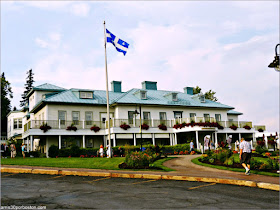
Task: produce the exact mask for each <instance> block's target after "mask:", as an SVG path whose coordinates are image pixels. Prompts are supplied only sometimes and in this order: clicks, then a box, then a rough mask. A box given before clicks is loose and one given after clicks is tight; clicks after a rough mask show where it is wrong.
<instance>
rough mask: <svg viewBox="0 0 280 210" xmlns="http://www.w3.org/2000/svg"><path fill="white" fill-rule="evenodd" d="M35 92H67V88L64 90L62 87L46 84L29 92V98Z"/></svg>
mask: <svg viewBox="0 0 280 210" xmlns="http://www.w3.org/2000/svg"><path fill="white" fill-rule="evenodd" d="M34 90H41V91H58V92H60V91H64V90H66V89H65V88H62V87H58V86H56V85H52V84H49V83H44V84H42V85H38V86H36V87H33V88H32V90H30V91H29V93H28V94H27V96H29V95H31V94H32V93H33V92H34Z"/></svg>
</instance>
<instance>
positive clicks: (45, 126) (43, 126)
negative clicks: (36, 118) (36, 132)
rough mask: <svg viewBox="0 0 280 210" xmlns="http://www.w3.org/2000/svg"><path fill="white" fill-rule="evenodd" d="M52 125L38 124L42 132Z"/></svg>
mask: <svg viewBox="0 0 280 210" xmlns="http://www.w3.org/2000/svg"><path fill="white" fill-rule="evenodd" d="M51 128H52V127H51V126H49V125H47V124H45V125H41V126H40V129H41V130H42V131H43V132H44V133H46V132H47V131H48V130H50V129H51Z"/></svg>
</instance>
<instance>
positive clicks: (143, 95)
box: [140, 91, 147, 99]
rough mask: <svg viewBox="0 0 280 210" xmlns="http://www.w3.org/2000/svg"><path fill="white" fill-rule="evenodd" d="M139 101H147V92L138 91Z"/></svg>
mask: <svg viewBox="0 0 280 210" xmlns="http://www.w3.org/2000/svg"><path fill="white" fill-rule="evenodd" d="M140 96H141V99H147V92H146V91H140Z"/></svg>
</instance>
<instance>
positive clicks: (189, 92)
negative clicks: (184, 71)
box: [184, 87, 193, 95]
mask: <svg viewBox="0 0 280 210" xmlns="http://www.w3.org/2000/svg"><path fill="white" fill-rule="evenodd" d="M184 93H186V94H188V95H193V87H185V88H184Z"/></svg>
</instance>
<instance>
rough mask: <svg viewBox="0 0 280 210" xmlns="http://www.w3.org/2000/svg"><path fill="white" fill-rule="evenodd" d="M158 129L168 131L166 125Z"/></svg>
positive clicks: (161, 125)
mask: <svg viewBox="0 0 280 210" xmlns="http://www.w3.org/2000/svg"><path fill="white" fill-rule="evenodd" d="M158 128H159V129H160V130H163V131H166V130H167V127H166V125H163V124H160V125H159V126H158Z"/></svg>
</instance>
